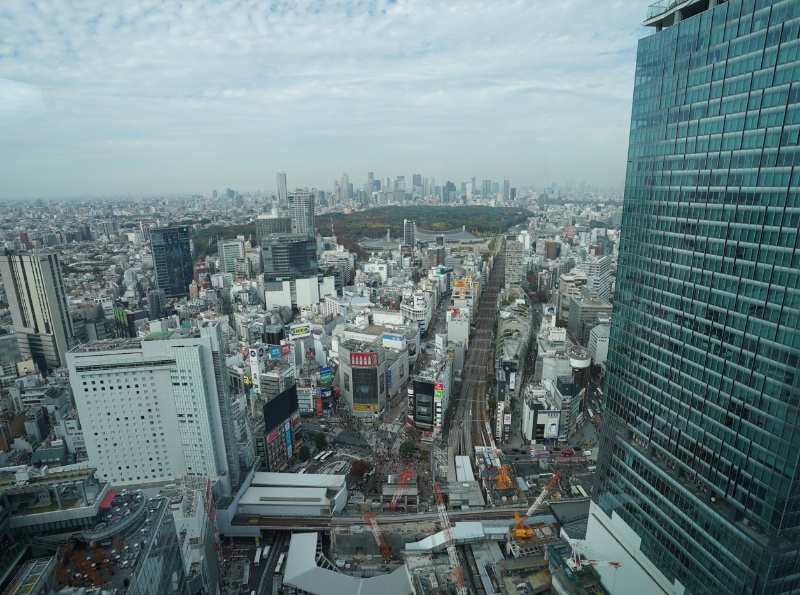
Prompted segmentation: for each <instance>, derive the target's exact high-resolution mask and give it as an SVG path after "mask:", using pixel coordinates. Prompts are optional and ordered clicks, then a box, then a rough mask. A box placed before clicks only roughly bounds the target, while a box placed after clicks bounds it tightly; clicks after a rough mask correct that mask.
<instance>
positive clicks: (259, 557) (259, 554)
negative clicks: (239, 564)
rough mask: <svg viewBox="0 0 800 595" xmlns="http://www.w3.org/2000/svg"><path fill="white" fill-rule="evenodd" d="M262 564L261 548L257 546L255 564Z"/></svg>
mask: <svg viewBox="0 0 800 595" xmlns="http://www.w3.org/2000/svg"><path fill="white" fill-rule="evenodd" d="M259 564H261V548H260V547H259V548H256V557H255V559H253V566H258V565H259Z"/></svg>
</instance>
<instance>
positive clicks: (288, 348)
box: [281, 343, 292, 355]
mask: <svg viewBox="0 0 800 595" xmlns="http://www.w3.org/2000/svg"><path fill="white" fill-rule="evenodd" d="M291 352H292V344H291V343H284V344H283V345H281V355H289V354H290V353H291Z"/></svg>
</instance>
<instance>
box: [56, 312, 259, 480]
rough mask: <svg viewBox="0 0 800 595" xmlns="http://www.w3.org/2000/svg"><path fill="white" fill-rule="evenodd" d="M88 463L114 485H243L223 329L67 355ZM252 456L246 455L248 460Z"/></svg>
mask: <svg viewBox="0 0 800 595" xmlns="http://www.w3.org/2000/svg"><path fill="white" fill-rule="evenodd" d="M67 363H68V366H69V372H70V383H71V385H72V392H73V395H74V398H75V403H76V407H77V409H78V414H79V416H80V420H81V425H82V427H83V433H84V439H85V442H86V450H87V453H88V455H89V461H90V462H91V463H92V464H93V465H94V466H96V467H97V471H98V474H99V475H100V476H101V477H103V478H104V479H106V480H109V481H111V482H112V483H113V484H114V485H119V486H124V485H139V484H147V483H157V482H163V481H171V480H173V479H175V478H176V477H181V476H183V475H199V476H205V477H216V478H219V479H220V485H221V486H222V489H223V491H228V492H229V491H230V489H231V488H234V489H235V488H236V487H237V486H238V484H239V481H240V469H239V458H240V457H239V452H238V446H237V443H236V432H235V426H234V421H233V414H232V411H231V407H232V405H231V399H230V393H229V390H230V389H229V384H230V383H229V379H228V375H227V368H226V367H225V360H224V355H223V353H222V338H221V331H220V329H219V325H217V324H211V323H207V324H206V325H205V326H203V327H202V328H200V329H199V330H186V329H182V330H175V331H159V332H154V333H150V335H148V336H147V337H146V338H145V339H143V340H142V339H114V340H110V341H96V342H93V343H88V344H86V345H81V346H79V347H77V348H75V349H74V350H72V351H71V352H70V353H68V354H67ZM244 458H245V459H247V458H248V457H244Z"/></svg>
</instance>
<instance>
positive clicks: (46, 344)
mask: <svg viewBox="0 0 800 595" xmlns="http://www.w3.org/2000/svg"><path fill="white" fill-rule="evenodd" d="M0 277H2V279H3V283H4V285H5V291H6V299H7V300H8V306H9V308H10V310H11V321H12V323H13V325H14V332H15V333H16V337H17V344H18V345H19V350H20V353H21V355H22V357H23V358H24V359H33V361H35V362H36V363H37V364H38V365H39V367H40V368H41V369H42V370H45V369H49V368H58V367H59V366H63V365H65V363H66V359H65V356H66V353H67V351H69V350H70V349H71V348H72V347H73V345H74V334H75V333H74V331H73V327H72V318H71V316H70V314H69V311H68V310H67V296H66V292H65V290H64V280H63V279H62V277H61V265H60V263H59V260H58V255H57V254H55V253H53V252H10V251H2V252H0Z"/></svg>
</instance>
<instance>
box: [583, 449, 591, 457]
mask: <svg viewBox="0 0 800 595" xmlns="http://www.w3.org/2000/svg"><path fill="white" fill-rule="evenodd" d="M583 456H585V457H590V456H592V449H591V448H587V449H586V450H584V451H583Z"/></svg>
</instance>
